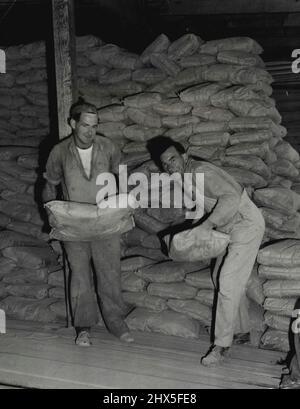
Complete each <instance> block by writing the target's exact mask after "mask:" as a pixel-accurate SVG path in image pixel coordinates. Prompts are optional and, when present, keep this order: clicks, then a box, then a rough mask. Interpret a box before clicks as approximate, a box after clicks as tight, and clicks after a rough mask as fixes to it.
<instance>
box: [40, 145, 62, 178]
mask: <svg viewBox="0 0 300 409" xmlns="http://www.w3.org/2000/svg"><path fill="white" fill-rule="evenodd" d="M44 178H45V179H46V180H47V181H48V182H49V183H51V184H52V185H55V186H56V185H59V184H60V183H61V181H62V179H63V168H62V160H61V152H60V149H59V146H55V147H54V148H53V149H52V151H51V152H50V155H49V157H48V160H47V164H46V169H45V172H44Z"/></svg>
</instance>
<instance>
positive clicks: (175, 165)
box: [160, 146, 185, 174]
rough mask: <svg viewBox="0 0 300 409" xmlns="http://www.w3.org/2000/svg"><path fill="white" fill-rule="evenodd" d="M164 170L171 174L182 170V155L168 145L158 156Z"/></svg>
mask: <svg viewBox="0 0 300 409" xmlns="http://www.w3.org/2000/svg"><path fill="white" fill-rule="evenodd" d="M160 160H161V164H162V167H163V169H164V171H165V172H167V173H169V174H172V173H175V172H178V173H181V174H182V173H183V172H184V162H185V161H184V157H183V155H181V154H180V153H179V152H178V151H177V149H176V148H175V147H174V146H170V148H168V149H167V150H166V151H165V152H164V153H163V154H162V155H161V157H160Z"/></svg>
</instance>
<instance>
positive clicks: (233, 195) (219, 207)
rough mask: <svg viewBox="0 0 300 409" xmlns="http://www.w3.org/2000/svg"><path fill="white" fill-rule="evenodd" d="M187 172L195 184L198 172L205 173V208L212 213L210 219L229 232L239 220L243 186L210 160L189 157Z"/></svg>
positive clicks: (219, 228) (221, 229)
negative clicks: (190, 174)
mask: <svg viewBox="0 0 300 409" xmlns="http://www.w3.org/2000/svg"><path fill="white" fill-rule="evenodd" d="M185 172H186V173H192V175H193V182H194V184H195V175H196V173H203V174H204V210H205V212H206V213H210V215H209V217H208V220H209V221H211V222H212V223H213V224H214V225H215V226H216V228H217V229H218V230H220V231H224V232H228V230H230V228H231V227H232V225H233V224H234V223H236V222H238V221H239V220H241V216H240V214H239V209H240V204H241V199H242V193H243V190H244V189H243V188H242V186H241V185H240V184H239V183H238V182H236V180H235V179H234V178H233V177H232V176H230V175H229V174H228V173H227V172H225V171H224V170H222V169H221V168H219V167H217V166H215V165H213V164H212V163H209V162H204V161H196V160H193V159H189V160H188V161H187V164H186V167H185Z"/></svg>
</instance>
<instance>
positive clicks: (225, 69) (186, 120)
mask: <svg viewBox="0 0 300 409" xmlns="http://www.w3.org/2000/svg"><path fill="white" fill-rule="evenodd" d="M36 46H37V44H35V47H32V49H31V48H30V46H29V45H28V46H20V47H12V48H9V49H8V50H7V55H8V67H9V61H10V58H12V61H13V60H14V61H15V62H16V61H19V60H22V64H13V66H14V69H12V71H14V72H12V73H11V76H13V77H14V78H12V77H7V78H6V79H4V78H5V76H3V77H1V83H0V90H1V95H8V97H9V96H11V95H12V93H14V95H17V96H19V95H21V96H22V94H21V93H22V92H23V93H24V94H25V95H24V100H23V103H25V105H24V106H23V109H22V112H23V114H24V118H27V119H28V118H30V110H32V109H33V107H35V109H36V111H35V112H36V114H37V115H36V117H39V114H38V112H39V111H38V109H37V107H38V106H42V105H41V104H43V106H44V107H47V109H48V101H47V82H46V77H47V74H46V69H45V68H42V65H39V67H38V68H37V70H35V69H33V68H35V67H37V64H40V62H41V60H42V54H43V52H42V50H43V48H44V47H43V45H42V44H39V46H38V47H36ZM30 49H31V51H30V52H31V54H30V56H29V54H28V50H30ZM26 50H27V51H26ZM35 50H37V51H35ZM262 51H263V50H262V48H261V47H260V46H259V45H258V44H257V43H256V42H255V41H254V40H252V39H250V38H246V37H243V38H230V39H221V40H214V41H207V42H205V41H204V40H202V39H201V38H200V37H199V36H197V35H193V34H186V35H184V36H183V37H181V38H180V39H178V40H176V41H174V42H171V41H170V40H169V39H168V37H167V36H165V35H164V34H162V35H160V36H159V37H158V38H157V39H156V40H155V41H154V42H153V43H152V44H151V45H150V46H149V47H147V48H146V50H145V51H144V52H143V53H142V55H140V56H139V55H137V54H134V53H131V52H127V51H126V50H123V49H121V48H119V47H118V46H116V45H112V44H104V43H103V42H102V41H101V40H99V39H97V38H95V37H93V36H87V37H83V38H80V39H77V70H78V76H79V90H80V94H81V95H82V96H83V97H84V98H85V99H86V100H87V101H89V102H92V103H94V104H95V105H96V106H97V108H98V113H99V119H100V124H99V127H98V133H100V134H102V135H105V136H106V137H108V138H111V139H112V140H113V141H114V142H115V143H116V144H118V145H119V146H120V148H121V150H122V153H123V163H125V164H127V165H128V168H129V172H132V171H134V172H136V171H141V172H143V173H144V174H146V175H147V177H150V174H151V172H155V171H157V168H156V166H155V165H154V163H153V162H152V161H151V160H150V156H149V153H148V151H147V149H146V143H147V141H148V140H149V139H151V138H153V137H155V136H157V135H166V136H170V137H172V138H173V139H175V140H177V141H179V142H181V143H182V144H183V145H184V146H185V147H186V149H187V151H188V153H189V155H190V156H194V157H198V158H203V159H207V160H209V161H211V162H213V163H215V164H216V165H218V166H221V167H223V168H224V169H225V170H226V171H227V172H228V173H230V174H231V175H233V176H234V177H235V178H236V179H237V180H238V181H239V182H240V183H241V184H242V185H243V186H244V187H245V188H246V189H247V191H248V193H249V195H250V196H251V197H252V199H253V200H254V201H255V203H256V204H257V205H258V206H259V207H260V208H261V210H262V212H263V214H264V217H265V219H266V224H267V229H266V234H265V238H264V242H266V243H267V242H269V241H270V240H274V239H297V238H298V237H299V214H298V210H299V209H300V207H299V206H300V197H299V194H298V193H300V177H299V169H300V160H299V154H298V153H297V152H296V151H295V150H294V149H293V148H292V147H291V145H289V144H288V143H287V142H285V141H284V139H283V138H284V137H285V136H286V134H287V130H286V129H285V128H284V127H283V126H282V125H281V116H280V114H279V112H278V111H277V109H276V104H275V101H274V99H273V98H272V97H271V95H272V87H271V84H272V81H273V79H272V76H271V75H270V73H269V72H268V71H267V70H266V69H265V66H264V62H263V61H262V59H261V57H260V54H261V53H262ZM26 52H27V54H26ZM10 56H11V57H10ZM43 58H44V57H43ZM38 61H39V63H38ZM25 62H26V64H25ZM30 64H31V68H32V70H31V71H29V69H28V67H29V65H30ZM32 64H34V66H33V65H32ZM43 64H44V62H43ZM19 66H20V67H22V68H24V72H23V74H26V75H24V78H23V79H21V78H22V77H23V74H22V72H18V70H19V68H18V67H19ZM25 68H26V69H25ZM17 73H18V75H17ZM21 74H22V75H21ZM17 80H18V81H17ZM25 80H26V81H25ZM42 89H43V90H44V91H42ZM2 90H3V92H2ZM25 90H26V93H25ZM28 91H30V92H28ZM27 94H28V95H29V97H30V98H31V99H30V98H29V97H27ZM32 94H34V95H33V96H32ZM33 97H34V98H33ZM3 101H4V100H3ZM7 101H8V102H9V101H10V100H9V98H8V99H7V100H6V102H5V101H4V102H2V105H1V99H0V106H1V107H2V108H3V112H2V110H0V121H1V124H2V122H3V127H1V129H2V130H1V134H0V143H1V138H2V140H3V141H4V142H5V141H7V138H8V137H9V138H10V144H14V143H15V141H17V137H19V136H20V135H21V132H22V131H26V132H25V134H24V133H23V134H22V135H23V139H22V140H24V141H25V139H24V138H26V144H27V137H30V141H31V142H28V145H27V146H36V145H34V144H36V143H37V142H35V138H36V135H37V134H38V135H42V134H43V133H44V132H46V131H48V128H47V126H46V125H48V124H46V120H45V121H44V120H42V121H43V124H42V123H39V127H40V128H39V131H40V132H37V129H36V128H34V127H33V126H32V125H33V122H34V121H32V122H31V123H29V122H30V121H28V124H27V126H28V127H27V128H26V126H22V125H21V124H22V123H23V119H24V118H23V117H22V121H21V122H19V121H14V122H12V121H11V120H10V119H11V118H13V115H15V114H17V111H18V115H21V114H22V113H21V109H20V108H15V107H12V108H10V109H9V112H7V110H6V109H7V107H8V105H9V104H8V103H7ZM20 102H21V100H20V101H19V102H18V104H20ZM4 104H5V106H4ZM39 104H40V105H39ZM24 107H26V108H30V109H26V110H25V108H24ZM44 111H45V112H46V110H44ZM44 111H43V112H44ZM25 112H26V113H25ZM23 114H22V115H23ZM31 114H33V112H31ZM16 118H17V119H20V120H21V117H20V116H17V117H16ZM31 118H33V117H31ZM8 124H12V125H8ZM17 125H18V127H17V128H16V126H17ZM19 125H20V126H19ZM29 125H30V127H29ZM35 125H36V122H35ZM30 143H31V145H30ZM7 160H11V159H10V158H9V159H7ZM18 163H19V164H20V162H19V159H18ZM26 176H28V175H26ZM17 177H18V179H21V178H19V176H17ZM19 181H20V180H19ZM1 183H2V182H1ZM6 186H7V185H6ZM31 193H32V192H31ZM4 199H5V198H4ZM5 200H6V199H5ZM176 211H178V209H176ZM176 211H175V209H171V210H170V209H167V210H166V209H147V210H146V209H143V210H141V211H136V214H135V221H136V228H135V229H134V230H133V231H132V232H131V233H130V234H126V235H124V236H123V239H122V240H123V250H122V251H123V254H122V282H123V289H124V297H125V299H126V301H127V302H128V303H130V304H133V305H135V306H136V307H137V308H136V309H135V310H134V311H133V312H132V313H131V315H130V316H129V317H128V322H129V325H130V326H131V327H132V328H137V329H146V330H151V331H164V332H166V331H169V330H168V328H171V330H170V331H169V333H174V328H176V331H175V332H176V334H178V335H182V336H197V334H198V328H199V324H203V325H208V324H209V321H210V316H211V306H212V299H213V287H212V282H211V280H210V278H209V272H208V265H209V260H208V261H207V262H205V263H200V264H198V263H196V264H195V263H175V262H172V261H170V260H169V259H168V258H167V256H166V255H165V254H164V253H162V251H161V243H160V241H159V239H158V236H161V235H162V232H164V231H166V229H168V228H169V227H170V226H171V225H172V224H174V223H178V222H179V221H180V220H183V219H182V218H184V216H183V215H182V214H180V212H179V213H176ZM1 212H2V213H4V212H3V210H1ZM9 217H12V216H9ZM5 223H6V222H5ZM5 223H4V224H5ZM25 223H27V221H26V222H25ZM5 228H7V227H5ZM9 230H10V228H9ZM18 231H19V230H18ZM260 268H261V267H259V268H258V270H259V269H260ZM51 276H52V279H53V281H52V279H51V283H52V284H51V283H50V284H51V285H54V283H56V284H55V287H56V290H53V291H52V292H51V294H52V295H51V297H54V295H53V294H54V292H55V297H57V299H59V298H60V297H62V296H63V290H62V288H63V286H62V284H63V281H62V277H61V276H60V278H59V273H57V272H52V273H51ZM56 279H57V280H58V281H56ZM59 280H60V281H59ZM261 280H263V278H262V277H260V273H259V274H257V268H256V269H254V273H253V275H252V278H251V280H250V284H251V285H250V284H249V289H248V296H249V297H250V294H251V289H253V285H254V286H255V285H257V284H260V287H257V288H260V291H261V292H262V281H261ZM58 283H60V284H59V285H58ZM59 296H60V297H59ZM250 298H251V297H250ZM264 298H265V297H264V294H260V297H258V298H257V297H255V301H253V300H252V299H251V304H250V307H251V308H250V311H251V312H253V316H254V317H255V322H256V323H255V328H257V329H259V331H260V333H262V332H263V331H264V329H265V325H266V323H265V320H264V318H263V312H264V310H263V308H265V309H266V306H265V305H264V307H263V304H264ZM197 303H200V305H201V308H198V307H199V305H198V304H197ZM195 307H197V308H195ZM161 317H165V320H163V321H162V322H161V321H160V320H161ZM167 323H170V325H169V324H168V325H167ZM185 323H186V324H185ZM268 325H269V324H268Z"/></svg>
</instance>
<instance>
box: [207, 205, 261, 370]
mask: <svg viewBox="0 0 300 409" xmlns="http://www.w3.org/2000/svg"><path fill="white" fill-rule="evenodd" d="M253 206H254V205H253ZM251 210H252V212H253V214H252V217H249V219H244V220H243V221H241V222H240V223H238V224H237V225H235V226H234V228H233V230H232V232H231V242H230V244H229V246H228V252H227V255H226V257H225V259H224V263H223V265H222V266H221V271H220V278H219V294H218V302H217V309H216V320H215V341H214V345H215V346H216V347H217V350H218V351H219V350H221V349H222V348H229V347H230V346H231V345H232V341H233V336H234V332H235V326H236V322H237V319H238V313H239V307H240V304H241V300H242V297H243V295H244V293H245V289H246V285H247V282H248V280H249V277H250V274H251V272H252V268H253V265H254V263H255V259H256V256H257V253H258V250H259V246H260V244H261V240H262V237H263V234H264V220H263V217H262V216H261V214H260V212H259V211H258V210H257V211H254V209H251ZM250 216H251V215H250ZM245 324H246V325H245ZM247 325H248V323H244V325H243V326H244V327H247ZM209 358H210V356H209V355H208V356H207V359H206V358H204V359H203V360H202V363H203V364H204V365H206V364H207V365H210V359H209ZM219 358H220V355H219V354H217V358H216V359H219ZM206 361H207V362H206Z"/></svg>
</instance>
